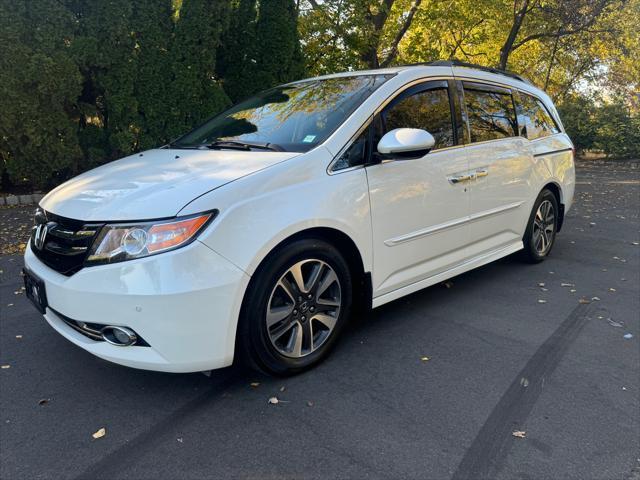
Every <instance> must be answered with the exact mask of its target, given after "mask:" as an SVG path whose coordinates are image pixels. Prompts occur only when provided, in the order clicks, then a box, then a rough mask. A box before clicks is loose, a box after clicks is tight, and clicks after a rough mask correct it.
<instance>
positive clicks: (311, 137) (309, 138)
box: [302, 135, 316, 143]
mask: <svg viewBox="0 0 640 480" xmlns="http://www.w3.org/2000/svg"><path fill="white" fill-rule="evenodd" d="M315 139H316V136H315V135H307V136H306V137H304V139H303V140H302V142H303V143H311V142H313V141H314V140H315Z"/></svg>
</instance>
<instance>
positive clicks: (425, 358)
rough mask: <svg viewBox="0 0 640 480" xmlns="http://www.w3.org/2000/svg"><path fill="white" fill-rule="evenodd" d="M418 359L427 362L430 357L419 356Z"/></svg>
mask: <svg viewBox="0 0 640 480" xmlns="http://www.w3.org/2000/svg"><path fill="white" fill-rule="evenodd" d="M420 360H421V361H423V362H428V361H429V360H431V358H430V357H420Z"/></svg>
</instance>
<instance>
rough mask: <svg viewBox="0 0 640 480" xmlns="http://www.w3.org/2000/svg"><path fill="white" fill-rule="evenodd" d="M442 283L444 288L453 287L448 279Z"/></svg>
mask: <svg viewBox="0 0 640 480" xmlns="http://www.w3.org/2000/svg"><path fill="white" fill-rule="evenodd" d="M442 285H444V286H445V288H451V287H453V282H452V281H450V280H447V281H446V282H444V283H443V284H442Z"/></svg>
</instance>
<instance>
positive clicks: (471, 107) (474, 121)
mask: <svg viewBox="0 0 640 480" xmlns="http://www.w3.org/2000/svg"><path fill="white" fill-rule="evenodd" d="M464 101H465V104H466V107H467V116H468V118H469V130H470V133H471V142H484V141H487V140H496V139H500V138H508V137H514V136H516V135H517V132H516V130H517V128H516V125H517V124H516V112H515V108H514V106H513V99H512V97H511V92H510V91H509V90H506V89H502V88H494V87H485V86H484V85H482V84H471V83H467V82H465V83H464Z"/></svg>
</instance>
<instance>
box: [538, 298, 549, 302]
mask: <svg viewBox="0 0 640 480" xmlns="http://www.w3.org/2000/svg"><path fill="white" fill-rule="evenodd" d="M538 303H547V301H546V300H543V299H541V298H539V299H538Z"/></svg>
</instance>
